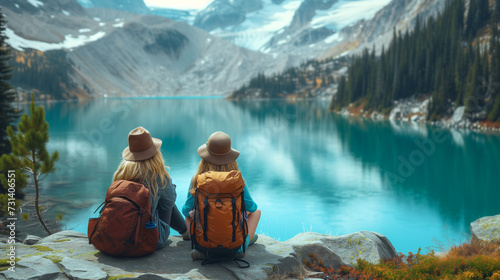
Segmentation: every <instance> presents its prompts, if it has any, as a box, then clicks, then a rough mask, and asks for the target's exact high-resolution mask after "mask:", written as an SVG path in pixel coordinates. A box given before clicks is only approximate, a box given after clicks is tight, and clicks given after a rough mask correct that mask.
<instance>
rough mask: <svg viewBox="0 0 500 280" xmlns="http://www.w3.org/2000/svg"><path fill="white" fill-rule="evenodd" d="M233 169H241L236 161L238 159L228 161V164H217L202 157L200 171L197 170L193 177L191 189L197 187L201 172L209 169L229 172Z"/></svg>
mask: <svg viewBox="0 0 500 280" xmlns="http://www.w3.org/2000/svg"><path fill="white" fill-rule="evenodd" d="M233 170H237V171H239V170H240V169H239V168H238V164H237V163H236V161H233V162H231V163H228V164H223V165H217V164H213V163H210V162H208V161H206V160H204V159H201V161H200V165H198V171H196V174H195V175H194V176H193V178H192V179H191V189H194V188H196V182H197V181H196V180H197V177H198V175H200V174H203V173H205V172H208V171H220V172H229V171H233Z"/></svg>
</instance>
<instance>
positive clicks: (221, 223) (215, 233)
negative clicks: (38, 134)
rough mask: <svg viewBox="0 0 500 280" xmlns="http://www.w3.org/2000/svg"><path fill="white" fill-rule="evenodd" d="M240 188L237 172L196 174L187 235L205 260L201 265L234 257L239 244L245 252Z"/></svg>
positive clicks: (239, 176)
mask: <svg viewBox="0 0 500 280" xmlns="http://www.w3.org/2000/svg"><path fill="white" fill-rule="evenodd" d="M244 187H245V182H244V181H243V177H242V176H241V173H240V172H239V171H230V172H213V171H210V172H205V173H203V174H200V175H198V177H197V187H196V189H192V190H191V191H190V192H191V194H192V195H193V196H194V210H195V214H194V219H193V221H192V222H191V226H190V234H191V240H192V246H193V248H194V249H197V250H199V251H201V252H202V253H204V254H205V257H206V259H207V260H208V262H204V264H206V263H210V262H212V261H226V260H235V259H236V254H237V252H238V250H240V248H242V247H243V252H245V251H244V250H245V246H244V242H245V239H246V237H247V234H248V226H247V220H246V211H245V203H244V191H243V189H244ZM240 261H242V260H240ZM245 263H246V262H245ZM246 264H248V263H246ZM238 265H239V264H238ZM248 266H249V265H248Z"/></svg>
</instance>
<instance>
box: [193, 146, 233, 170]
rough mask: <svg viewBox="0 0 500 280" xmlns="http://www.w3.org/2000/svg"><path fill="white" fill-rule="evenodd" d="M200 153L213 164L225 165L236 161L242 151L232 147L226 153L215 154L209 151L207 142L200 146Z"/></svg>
mask: <svg viewBox="0 0 500 280" xmlns="http://www.w3.org/2000/svg"><path fill="white" fill-rule="evenodd" d="M198 155H199V156H200V157H201V158H202V159H204V160H206V161H207V162H209V163H211V164H216V165H225V164H229V163H231V162H233V161H235V160H236V159H237V158H238V157H239V156H240V152H239V151H237V150H235V149H233V148H231V151H229V153H227V154H225V155H214V154H212V153H210V152H209V151H208V149H207V144H203V145H201V146H200V147H199V148H198Z"/></svg>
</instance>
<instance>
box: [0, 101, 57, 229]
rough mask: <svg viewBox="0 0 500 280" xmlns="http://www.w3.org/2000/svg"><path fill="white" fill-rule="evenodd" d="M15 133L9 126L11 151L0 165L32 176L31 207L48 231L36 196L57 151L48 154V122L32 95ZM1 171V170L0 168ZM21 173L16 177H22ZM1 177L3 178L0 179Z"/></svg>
mask: <svg viewBox="0 0 500 280" xmlns="http://www.w3.org/2000/svg"><path fill="white" fill-rule="evenodd" d="M18 131H19V132H17V133H15V132H14V129H13V128H12V127H11V126H9V127H7V135H8V136H9V139H10V144H11V147H12V153H11V154H9V155H6V154H4V155H2V157H1V158H0V168H6V167H8V168H10V169H13V170H23V171H24V172H26V173H28V174H31V175H32V176H33V183H34V185H35V210H36V213H37V216H38V220H39V221H40V224H41V225H42V226H43V228H44V229H45V231H46V232H47V233H48V234H49V235H50V234H51V233H50V230H49V229H48V228H47V226H46V225H45V222H44V220H43V218H42V214H41V213H40V207H39V197H40V187H41V186H40V185H41V182H42V181H43V180H44V179H45V178H46V177H47V175H48V174H50V173H53V172H54V171H55V170H56V168H55V163H56V161H57V160H58V159H59V153H58V152H57V151H55V152H54V153H53V154H52V155H49V152H48V151H47V147H46V146H47V143H48V142H49V124H48V123H47V121H46V120H45V110H44V108H43V106H39V107H36V106H35V101H34V100H33V96H31V105H30V115H28V114H27V113H26V114H24V115H23V116H22V118H21V121H20V122H19V124H18ZM2 171H4V172H5V170H2ZM24 176H25V175H19V176H18V177H17V178H20V179H22V180H25V178H24ZM2 181H3V180H2Z"/></svg>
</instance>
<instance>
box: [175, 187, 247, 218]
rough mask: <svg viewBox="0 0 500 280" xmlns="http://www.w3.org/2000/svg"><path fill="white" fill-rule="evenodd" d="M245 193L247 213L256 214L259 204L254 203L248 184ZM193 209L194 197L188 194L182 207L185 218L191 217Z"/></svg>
mask: <svg viewBox="0 0 500 280" xmlns="http://www.w3.org/2000/svg"><path fill="white" fill-rule="evenodd" d="M189 189H191V188H189ZM243 191H244V192H245V197H244V202H245V209H246V211H248V212H251V213H253V212H255V211H256V210H257V203H255V201H253V199H252V196H251V195H250V191H249V190H248V188H247V185H246V184H245V188H244V189H243ZM193 207H194V196H192V195H191V194H190V193H189V192H188V194H187V199H186V203H184V206H182V214H184V216H186V217H189V211H191V210H193Z"/></svg>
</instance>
